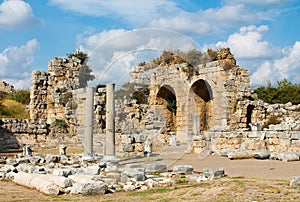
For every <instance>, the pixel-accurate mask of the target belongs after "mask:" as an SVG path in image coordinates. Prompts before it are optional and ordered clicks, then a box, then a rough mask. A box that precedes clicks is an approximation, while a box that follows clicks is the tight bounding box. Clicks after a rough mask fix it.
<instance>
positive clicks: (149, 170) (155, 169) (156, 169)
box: [146, 164, 167, 173]
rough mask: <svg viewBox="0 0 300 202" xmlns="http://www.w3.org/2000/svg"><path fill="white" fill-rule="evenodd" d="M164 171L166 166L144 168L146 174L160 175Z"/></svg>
mask: <svg viewBox="0 0 300 202" xmlns="http://www.w3.org/2000/svg"><path fill="white" fill-rule="evenodd" d="M166 171H167V165H166V164H147V166H146V173H161V172H166Z"/></svg>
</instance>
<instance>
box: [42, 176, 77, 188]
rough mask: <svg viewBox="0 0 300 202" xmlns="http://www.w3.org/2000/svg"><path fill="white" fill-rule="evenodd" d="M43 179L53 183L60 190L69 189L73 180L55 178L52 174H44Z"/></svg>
mask: <svg viewBox="0 0 300 202" xmlns="http://www.w3.org/2000/svg"><path fill="white" fill-rule="evenodd" d="M44 178H45V179H47V180H49V181H51V182H54V183H55V184H57V185H58V186H59V187H60V188H63V189H64V188H67V187H71V186H72V184H73V180H71V179H69V178H66V177H63V176H57V175H52V174H46V175H45V176H44Z"/></svg>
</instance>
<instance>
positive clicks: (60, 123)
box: [51, 119, 68, 130]
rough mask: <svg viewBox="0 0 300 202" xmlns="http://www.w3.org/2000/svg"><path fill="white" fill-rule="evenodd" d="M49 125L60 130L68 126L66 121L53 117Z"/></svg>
mask: <svg viewBox="0 0 300 202" xmlns="http://www.w3.org/2000/svg"><path fill="white" fill-rule="evenodd" d="M51 125H52V126H54V127H57V128H60V129H62V130H67V128H68V124H67V123H66V121H65V120H62V119H55V120H54V121H53V123H52V124H51Z"/></svg>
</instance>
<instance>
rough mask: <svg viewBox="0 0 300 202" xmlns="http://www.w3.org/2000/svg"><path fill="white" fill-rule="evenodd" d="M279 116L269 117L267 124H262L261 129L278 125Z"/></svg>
mask: <svg viewBox="0 0 300 202" xmlns="http://www.w3.org/2000/svg"><path fill="white" fill-rule="evenodd" d="M280 118H281V117H280V116H271V117H270V118H269V119H268V120H267V122H265V123H264V125H263V126H262V128H268V127H269V125H276V124H280V123H281V121H280Z"/></svg>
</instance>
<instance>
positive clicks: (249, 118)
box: [246, 105, 255, 128]
mask: <svg viewBox="0 0 300 202" xmlns="http://www.w3.org/2000/svg"><path fill="white" fill-rule="evenodd" d="M254 108H255V107H254V106H253V105H248V106H247V114H246V118H247V120H246V127H247V128H251V126H250V124H251V123H252V121H253V120H252V116H253V110H254Z"/></svg>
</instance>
